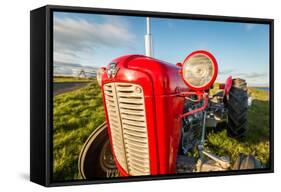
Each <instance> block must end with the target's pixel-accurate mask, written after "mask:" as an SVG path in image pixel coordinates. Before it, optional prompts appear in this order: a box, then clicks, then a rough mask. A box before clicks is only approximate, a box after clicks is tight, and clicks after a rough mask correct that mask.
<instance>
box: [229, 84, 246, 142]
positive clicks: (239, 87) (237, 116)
mask: <svg viewBox="0 0 281 192" xmlns="http://www.w3.org/2000/svg"><path fill="white" fill-rule="evenodd" d="M226 106H227V109H228V123H227V133H228V136H230V137H234V138H237V139H242V138H244V137H245V135H246V131H247V111H248V94H247V83H246V81H245V80H244V79H239V78H238V79H233V80H232V87H231V89H230V92H229V97H228V99H227V101H226Z"/></svg>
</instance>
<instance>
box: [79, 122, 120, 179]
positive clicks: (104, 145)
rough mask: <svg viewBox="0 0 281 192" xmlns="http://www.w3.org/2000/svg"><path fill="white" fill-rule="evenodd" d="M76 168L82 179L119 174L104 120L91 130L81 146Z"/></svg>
mask: <svg viewBox="0 0 281 192" xmlns="http://www.w3.org/2000/svg"><path fill="white" fill-rule="evenodd" d="M78 169H79V173H80V175H81V176H82V178H83V179H91V180H93V179H100V178H108V177H116V176H118V175H119V172H118V170H117V167H116V165H115V162H114V157H113V155H112V151H111V146H110V142H109V137H108V132H107V125H106V123H105V122H104V123H103V124H101V125H100V126H99V127H98V128H96V129H95V131H93V133H92V134H91V135H90V136H89V138H88V139H87V141H86V142H85V144H84V146H83V147H82V150H81V152H80V155H79V160H78Z"/></svg>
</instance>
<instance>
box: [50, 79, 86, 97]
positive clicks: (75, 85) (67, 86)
mask: <svg viewBox="0 0 281 192" xmlns="http://www.w3.org/2000/svg"><path fill="white" fill-rule="evenodd" d="M87 84H88V83H85V82H64V83H54V84H53V94H54V96H56V95H58V94H61V93H65V92H69V91H73V90H75V89H79V88H81V87H84V86H86V85H87Z"/></svg>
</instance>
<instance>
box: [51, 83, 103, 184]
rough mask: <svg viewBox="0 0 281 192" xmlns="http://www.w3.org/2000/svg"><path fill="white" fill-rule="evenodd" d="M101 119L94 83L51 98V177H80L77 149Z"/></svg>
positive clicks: (100, 105)
mask: <svg viewBox="0 0 281 192" xmlns="http://www.w3.org/2000/svg"><path fill="white" fill-rule="evenodd" d="M104 120H105V115H104V109H103V103H102V96H101V91H100V87H99V86H98V85H97V83H96V82H93V83H91V84H89V85H88V86H86V87H84V88H81V89H78V90H75V91H72V92H68V93H64V94H60V95H57V96H55V97H54V115H53V122H54V123H53V158H54V162H53V173H54V175H53V176H54V180H56V181H65V180H73V179H80V176H79V175H78V168H77V163H78V157H79V153H80V150H81V148H82V146H83V144H84V142H85V141H86V140H87V138H88V136H89V135H90V134H91V133H92V131H93V130H94V129H95V128H96V127H98V126H99V125H100V124H101V123H102V122H103V121H104Z"/></svg>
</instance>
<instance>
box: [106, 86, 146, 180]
mask: <svg viewBox="0 0 281 192" xmlns="http://www.w3.org/2000/svg"><path fill="white" fill-rule="evenodd" d="M104 96H105V102H106V107H107V112H108V119H109V124H110V128H111V130H110V131H111V136H112V143H113V150H114V153H115V156H116V158H117V160H118V162H119V164H120V165H121V166H122V168H123V169H124V170H126V172H127V173H129V174H130V175H149V174H150V164H149V150H148V138H147V127H146V118H145V106H144V95H143V89H142V87H141V86H139V85H136V84H131V83H107V84H105V85H104Z"/></svg>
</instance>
